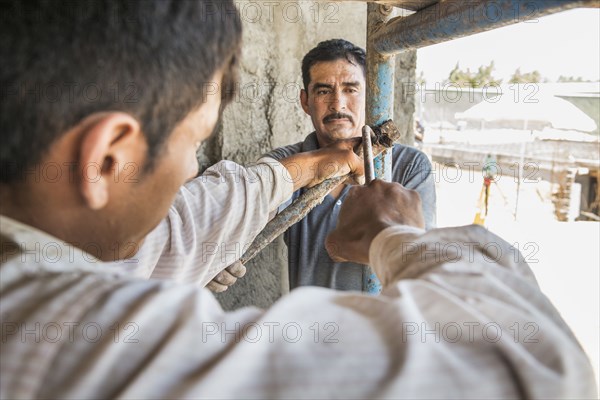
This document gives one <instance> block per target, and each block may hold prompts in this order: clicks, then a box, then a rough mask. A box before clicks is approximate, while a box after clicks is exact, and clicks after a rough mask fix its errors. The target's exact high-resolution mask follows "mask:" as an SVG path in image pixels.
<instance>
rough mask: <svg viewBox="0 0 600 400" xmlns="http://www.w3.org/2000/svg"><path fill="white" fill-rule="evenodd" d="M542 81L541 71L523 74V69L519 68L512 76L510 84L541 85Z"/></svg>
mask: <svg viewBox="0 0 600 400" xmlns="http://www.w3.org/2000/svg"><path fill="white" fill-rule="evenodd" d="M541 81H542V74H541V73H540V71H537V70H535V71H531V72H525V73H523V72H521V68H517V69H516V71H515V72H514V73H513V74H512V76H511V78H510V80H509V81H508V82H509V83H540V82H541Z"/></svg>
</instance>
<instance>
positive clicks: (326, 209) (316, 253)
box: [266, 132, 436, 290]
mask: <svg viewBox="0 0 600 400" xmlns="http://www.w3.org/2000/svg"><path fill="white" fill-rule="evenodd" d="M318 148H319V144H318V142H317V135H316V133H315V132H313V133H311V134H310V135H308V136H307V137H306V139H305V140H304V141H303V142H299V143H296V144H293V145H290V146H285V147H280V148H277V149H275V150H273V151H271V152H270V153H268V154H267V155H266V156H267V157H272V158H275V159H277V160H281V159H282V158H285V157H289V156H291V155H293V154H296V153H301V152H305V151H311V150H317V149H318ZM392 180H393V181H394V182H398V183H400V184H402V185H403V186H405V187H407V188H409V189H414V190H416V191H417V192H419V195H420V196H421V201H422V204H423V215H424V217H425V226H426V228H427V229H430V228H433V227H434V226H435V208H436V196H435V185H434V180H433V176H432V174H431V163H430V162H429V160H428V159H427V156H425V154H424V153H423V152H421V151H419V150H418V149H415V148H413V147H408V146H403V145H395V146H394V148H393V151H392ZM349 189H350V187H349V186H347V187H345V188H344V190H343V191H342V192H341V194H340V195H339V197H338V198H337V199H335V198H333V197H332V196H331V195H327V197H325V199H324V200H323V203H321V204H320V205H318V206H317V207H315V208H314V209H313V210H312V211H311V212H310V213H309V214H308V215H307V216H306V217H305V218H304V219H303V220H302V221H300V222H298V223H297V224H295V225H293V226H292V227H290V228H289V229H288V230H287V231H286V233H285V234H284V240H285V243H286V244H287V246H288V266H289V277H290V278H289V279H290V289H294V288H296V287H298V286H322V287H328V288H332V289H338V290H362V288H363V275H364V274H367V273H369V270H368V268H367V267H366V266H364V265H361V264H356V263H350V262H334V261H333V260H332V259H331V258H330V257H329V254H327V251H326V250H325V245H324V243H325V238H326V237H327V235H328V234H329V232H331V231H332V230H333V229H334V228H335V226H336V224H337V219H338V214H339V211H340V208H341V205H342V203H343V202H344V199H345V198H346V195H347V194H348V190H349ZM304 191H305V190H304V189H301V190H298V191H296V192H295V193H294V194H293V195H292V198H291V199H290V200H289V201H288V202H287V203H285V204H284V205H283V206H282V208H285V207H286V206H287V205H289V204H290V203H291V202H292V201H294V200H295V199H297V198H298V197H300V196H301V195H302V194H303V193H304Z"/></svg>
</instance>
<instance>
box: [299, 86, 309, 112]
mask: <svg viewBox="0 0 600 400" xmlns="http://www.w3.org/2000/svg"><path fill="white" fill-rule="evenodd" d="M300 104H301V105H302V109H303V110H304V112H305V113H306V114H308V115H310V113H309V112H308V111H309V110H308V92H307V91H306V90H304V89H301V90H300Z"/></svg>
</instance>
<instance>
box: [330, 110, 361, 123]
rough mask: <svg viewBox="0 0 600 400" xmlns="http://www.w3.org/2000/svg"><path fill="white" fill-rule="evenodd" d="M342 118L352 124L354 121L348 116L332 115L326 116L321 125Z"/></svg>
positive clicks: (342, 114) (341, 114)
mask: <svg viewBox="0 0 600 400" xmlns="http://www.w3.org/2000/svg"><path fill="white" fill-rule="evenodd" d="M342 118H347V119H348V121H350V122H352V123H354V120H353V119H352V116H350V115H348V114H344V113H339V112H338V113H333V114H329V115H328V116H326V117H325V118H323V123H324V124H326V123H328V122H331V121H333V120H334V119H342Z"/></svg>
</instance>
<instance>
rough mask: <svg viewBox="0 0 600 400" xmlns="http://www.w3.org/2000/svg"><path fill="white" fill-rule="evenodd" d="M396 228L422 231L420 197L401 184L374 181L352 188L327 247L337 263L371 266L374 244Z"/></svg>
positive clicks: (326, 242) (327, 241) (329, 237)
mask: <svg viewBox="0 0 600 400" xmlns="http://www.w3.org/2000/svg"><path fill="white" fill-rule="evenodd" d="M394 225H409V226H413V227H417V228H422V229H423V228H424V227H425V221H424V219H423V209H422V207H421V198H420V196H419V194H418V193H417V192H416V191H414V190H410V189H406V188H405V187H403V186H402V185H400V184H398V183H389V182H384V181H381V180H379V179H375V180H374V181H372V182H371V183H370V184H369V185H367V186H355V187H353V188H352V189H350V192H349V193H348V195H347V196H346V199H345V200H344V204H343V205H342V208H341V210H340V215H339V219H338V224H337V227H336V228H335V230H334V231H333V232H331V233H330V234H329V236H328V237H327V239H326V241H325V247H326V249H327V252H328V253H329V255H330V256H331V258H332V259H333V260H335V261H353V262H356V263H361V264H369V248H370V247H371V242H372V241H373V239H374V238H375V236H377V234H378V233H379V232H381V231H382V230H384V229H385V228H387V227H390V226H394Z"/></svg>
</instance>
